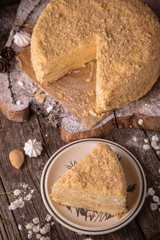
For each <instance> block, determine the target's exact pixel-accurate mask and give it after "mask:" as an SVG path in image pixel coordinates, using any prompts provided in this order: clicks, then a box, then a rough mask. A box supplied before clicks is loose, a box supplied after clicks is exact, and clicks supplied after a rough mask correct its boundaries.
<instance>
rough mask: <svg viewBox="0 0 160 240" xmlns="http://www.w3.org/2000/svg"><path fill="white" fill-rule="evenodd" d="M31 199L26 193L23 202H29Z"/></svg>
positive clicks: (29, 194) (30, 195)
mask: <svg viewBox="0 0 160 240" xmlns="http://www.w3.org/2000/svg"><path fill="white" fill-rule="evenodd" d="M31 199H32V194H31V193H28V194H27V195H26V196H25V197H24V200H25V201H30V200H31Z"/></svg>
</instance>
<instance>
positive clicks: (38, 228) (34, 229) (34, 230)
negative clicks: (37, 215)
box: [33, 224, 40, 233]
mask: <svg viewBox="0 0 160 240" xmlns="http://www.w3.org/2000/svg"><path fill="white" fill-rule="evenodd" d="M39 230H40V225H39V224H38V225H37V226H34V227H33V232H36V233H37V232H39Z"/></svg>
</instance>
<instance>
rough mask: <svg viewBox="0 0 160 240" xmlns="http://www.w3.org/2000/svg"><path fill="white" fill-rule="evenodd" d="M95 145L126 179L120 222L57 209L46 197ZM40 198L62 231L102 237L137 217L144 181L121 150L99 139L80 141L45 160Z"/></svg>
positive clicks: (129, 156) (135, 164)
mask: <svg viewBox="0 0 160 240" xmlns="http://www.w3.org/2000/svg"><path fill="white" fill-rule="evenodd" d="M98 142H105V143H107V144H108V145H110V147H111V148H112V150H113V151H114V152H115V153H116V154H117V156H118V158H119V160H120V162H121V165H122V167H123V169H124V172H125V175H126V180H127V186H128V199H127V204H128V213H127V214H126V215H125V216H124V217H122V218H121V219H117V217H113V216H111V215H109V214H107V213H100V212H95V211H89V210H86V209H82V208H71V207H65V206H60V205H58V204H56V203H55V202H53V201H52V200H51V199H50V197H49V194H50V193H51V186H52V185H53V183H54V182H55V181H56V180H57V179H58V178H59V177H60V176H62V175H63V174H64V173H65V172H66V171H67V170H68V169H69V168H71V167H72V166H73V165H74V164H76V163H77V162H79V161H80V160H81V159H82V158H83V157H84V156H85V155H86V154H88V153H89V152H90V151H91V150H92V149H93V148H94V147H95V146H96V144H97V143H98ZM41 194H42V199H43V202H44V204H45V206H46V208H47V210H48V211H49V213H50V214H51V215H52V216H53V217H54V218H55V219H56V220H57V221H58V222H59V223H61V224H62V225H63V226H65V227H66V228H69V229H70V230H73V231H76V232H78V233H82V234H92V235H96V234H106V233H110V232H113V231H116V230H118V229H120V228H122V227H124V226H125V225H127V224H128V223H129V222H130V221H131V220H133V218H134V217H135V216H136V215H137V214H138V212H139V211H140V209H141V208H142V205H143V203H144V200H145V196H146V178H145V175H144V172H143V169H142V167H141V165H140V163H139V162H138V160H137V159H136V158H135V157H134V156H133V155H132V154H131V153H130V152H129V151H128V150H127V149H125V148H124V147H122V146H120V145H118V144H116V143H114V142H110V141H107V140H102V139H93V138H92V139H83V140H80V141H75V142H72V143H70V144H67V145H65V146H64V147H62V148H61V149H59V150H58V151H57V152H56V153H55V154H54V155H53V156H52V157H51V158H50V159H49V160H48V162H47V163H46V165H45V167H44V170H43V173H42V176H41Z"/></svg>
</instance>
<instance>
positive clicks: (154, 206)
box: [150, 203, 158, 211]
mask: <svg viewBox="0 0 160 240" xmlns="http://www.w3.org/2000/svg"><path fill="white" fill-rule="evenodd" d="M150 207H151V210H152V211H155V210H157V209H158V205H157V203H151V204H150Z"/></svg>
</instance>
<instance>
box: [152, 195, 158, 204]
mask: <svg viewBox="0 0 160 240" xmlns="http://www.w3.org/2000/svg"><path fill="white" fill-rule="evenodd" d="M153 201H154V202H156V203H158V202H159V197H158V196H156V195H154V196H153Z"/></svg>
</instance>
